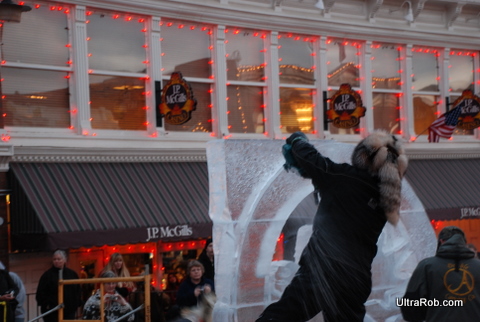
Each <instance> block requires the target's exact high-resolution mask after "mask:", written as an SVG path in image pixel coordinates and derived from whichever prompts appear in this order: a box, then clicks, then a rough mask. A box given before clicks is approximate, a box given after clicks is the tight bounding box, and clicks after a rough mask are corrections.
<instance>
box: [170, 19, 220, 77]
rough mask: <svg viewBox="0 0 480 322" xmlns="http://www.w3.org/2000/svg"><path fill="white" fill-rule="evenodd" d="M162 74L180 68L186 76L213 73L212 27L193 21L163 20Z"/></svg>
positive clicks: (200, 75)
mask: <svg viewBox="0 0 480 322" xmlns="http://www.w3.org/2000/svg"><path fill="white" fill-rule="evenodd" d="M161 28H162V29H161V35H162V74H163V75H168V76H170V74H171V73H173V72H181V73H182V75H183V77H200V78H209V77H210V76H211V75H212V69H211V66H212V65H211V54H212V53H211V50H210V35H211V29H210V27H206V26H198V25H196V24H194V23H192V24H190V23H185V24H184V23H181V22H163V23H162V27H161Z"/></svg>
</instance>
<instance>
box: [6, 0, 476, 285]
mask: <svg viewBox="0 0 480 322" xmlns="http://www.w3.org/2000/svg"><path fill="white" fill-rule="evenodd" d="M19 4H20V5H24V6H29V7H31V11H29V12H24V13H23V14H22V17H21V22H20V23H13V22H5V23H4V24H2V27H1V29H2V30H1V32H2V33H1V37H2V39H1V43H2V45H1V56H2V58H1V65H0V74H1V77H0V78H1V97H2V104H1V109H2V116H3V117H2V126H1V128H0V135H1V138H2V141H1V142H0V153H1V155H2V161H3V162H2V164H1V170H2V171H3V172H2V173H1V177H0V179H1V180H0V185H1V186H0V189H2V190H1V191H2V192H3V195H4V196H5V198H3V197H2V199H1V202H0V208H1V209H2V211H1V215H2V218H3V219H4V224H3V225H1V226H0V230H1V237H0V256H1V260H2V261H3V262H4V263H7V264H8V263H9V262H11V265H10V266H11V268H12V270H14V271H21V270H22V269H23V267H25V261H28V258H31V256H30V255H26V254H36V255H35V256H36V257H35V262H38V256H40V258H42V259H46V261H47V262H48V260H49V256H50V252H51V251H52V250H54V249H56V248H62V249H68V250H70V253H71V259H72V263H71V265H72V266H73V267H74V268H76V269H77V270H81V269H82V268H85V267H90V266H89V265H91V264H92V263H97V264H96V266H95V270H96V271H95V272H97V271H98V270H99V269H100V268H101V267H102V266H103V265H104V262H105V261H106V260H107V259H108V256H109V254H111V253H113V252H114V251H118V250H121V251H122V253H125V254H128V253H132V254H133V253H135V254H143V255H140V256H137V257H135V259H132V261H136V263H137V262H138V263H140V262H141V263H140V264H138V265H137V268H139V269H140V268H141V266H142V265H145V264H148V265H150V269H152V270H154V274H155V276H154V281H155V286H157V287H162V280H163V279H164V274H165V273H164V271H163V270H162V268H164V267H165V263H166V261H167V258H168V260H169V261H170V260H171V258H174V257H175V256H177V255H178V254H174V253H170V254H169V255H164V254H165V253H167V252H168V251H170V250H171V251H176V252H182V251H185V254H187V255H186V256H194V255H193V253H198V252H199V251H200V250H201V248H202V247H203V245H204V241H205V239H206V238H207V237H209V236H211V225H212V223H211V221H210V220H209V216H208V174H207V170H206V156H205V155H206V153H205V148H206V143H207V142H208V141H210V140H213V139H247V140H256V139H272V140H282V139H284V138H286V137H288V135H289V134H290V133H293V132H295V131H303V132H305V133H306V134H307V135H308V136H309V137H310V138H311V139H329V140H330V139H334V140H338V141H342V142H348V143H355V142H358V141H359V140H360V139H361V138H363V137H364V136H365V135H367V134H368V133H370V132H372V131H373V130H375V129H384V130H386V131H389V132H390V133H392V134H394V135H396V136H397V137H399V138H401V139H403V140H404V141H405V142H406V144H405V146H406V150H407V153H408V155H409V157H410V159H411V160H412V161H411V165H412V172H413V173H414V174H412V175H410V174H409V175H410V176H411V177H410V178H408V175H407V179H409V180H411V184H412V185H413V186H414V189H419V190H418V191H417V193H421V192H423V193H421V194H422V198H423V199H422V201H423V202H424V205H425V207H426V209H427V213H428V214H429V215H430V216H431V219H432V221H433V222H432V223H433V225H434V228H435V229H441V227H443V226H444V225H447V224H451V223H452V222H450V221H449V220H455V222H454V223H455V224H457V225H460V226H462V225H463V226H462V227H463V228H465V229H466V230H467V236H468V235H471V242H472V243H476V245H477V248H480V240H479V239H478V237H477V236H479V235H480V234H479V232H480V223H479V221H480V210H479V209H480V201H479V198H478V196H477V195H476V194H475V191H477V192H478V191H479V183H478V182H479V180H478V179H479V173H480V132H479V130H478V124H479V123H477V122H480V110H478V107H479V106H480V102H478V103H475V102H476V100H477V96H476V94H478V95H480V57H479V53H480V38H478V31H479V28H480V17H479V15H478V13H479V12H480V0H464V1H454V0H430V1H426V0H414V1H405V2H403V3H399V2H398V1H394V0H391V1H389V0H324V1H319V0H255V1H248V0H178V1H167V0H163V1H161V0H144V1H121V0H112V1H108V0H95V1H93V0H90V1H89V0H78V1H76V0H65V1H31V0H27V1H21V2H19ZM342 84H349V85H350V86H351V87H352V89H353V90H354V91H355V92H356V93H358V94H359V95H360V96H361V99H362V104H363V106H364V107H365V108H366V113H365V116H364V117H362V118H361V119H360V121H359V123H358V124H357V125H355V126H353V127H351V128H341V127H337V126H335V124H334V122H330V121H329V119H328V117H327V113H326V111H327V110H328V109H329V107H330V101H329V100H328V99H329V98H331V97H332V96H333V95H335V94H336V93H337V92H338V91H339V90H340V88H341V86H342ZM465 91H470V92H471V93H472V95H473V96H472V97H471V99H472V101H473V102H474V104H472V105H471V108H470V110H468V111H465V115H464V119H463V120H464V121H465V122H464V123H468V124H470V125H469V126H466V125H465V126H463V127H460V126H457V127H456V129H455V131H454V132H453V136H452V138H451V139H443V138H442V139H440V142H438V143H429V142H428V127H429V126H430V124H432V122H433V121H435V120H436V119H437V118H438V117H439V116H440V115H441V114H443V113H445V112H447V111H448V110H450V109H452V108H454V107H455V102H457V101H458V99H459V97H462V95H463V94H465ZM175 102H181V103H182V104H179V105H180V106H177V107H175V108H170V107H169V104H166V103H175ZM162 103H163V105H162ZM170 105H171V104H170ZM173 105H174V104H173ZM162 107H163V108H162ZM468 117H469V118H468ZM240 164H241V163H239V165H240ZM412 172H411V173H412ZM446 174H448V175H446ZM450 176H451V177H450ZM430 179H431V182H429V180H430ZM425 191H427V192H425ZM465 223H467V224H465ZM177 227H179V228H177ZM475 238H477V239H475ZM128 247H130V249H129V248H128ZM114 248H115V249H114ZM145 249H148V251H146V250H145ZM189 252H193V253H190V255H188V254H189ZM41 254H45V255H41ZM47 254H48V255H47ZM88 254H95V255H88ZM145 254H147V255H145ZM162 254H163V255H162ZM132 258H133V257H132ZM145 258H147V260H146V261H147V262H148V263H146V262H145V260H144V259H145ZM42 269H43V267H42ZM39 271H40V269H39ZM25 274H31V275H28V277H27V275H24V280H25V279H27V280H28V281H31V282H28V285H30V286H29V287H30V288H29V292H30V293H34V291H35V287H36V285H35V278H38V274H39V273H31V272H27V271H25Z"/></svg>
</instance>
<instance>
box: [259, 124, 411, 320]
mask: <svg viewBox="0 0 480 322" xmlns="http://www.w3.org/2000/svg"><path fill="white" fill-rule="evenodd" d="M282 153H283V155H284V157H285V160H286V163H285V165H284V167H285V169H286V170H287V171H289V170H295V171H296V172H297V173H298V174H299V175H301V176H302V177H303V178H306V179H311V180H312V184H313V186H314V188H315V191H316V192H317V193H318V194H319V195H320V197H321V200H320V203H319V206H318V210H317V213H316V215H315V218H314V222H313V232H312V235H311V237H310V239H309V241H308V243H307V245H306V247H305V249H304V251H303V253H302V256H301V258H300V261H299V266H300V267H299V269H298V271H297V273H296V274H295V276H294V278H293V279H292V281H291V282H290V284H289V285H288V286H287V287H286V288H285V290H284V292H283V293H282V296H281V297H280V299H279V300H278V301H277V302H274V303H272V304H270V305H269V306H267V308H266V309H265V310H264V311H263V313H262V314H261V315H260V317H259V318H258V319H257V321H258V322H260V321H261V322H264V321H275V322H281V321H284V322H287V321H288V322H300V321H308V320H310V319H312V318H313V317H315V316H316V315H317V314H318V313H320V311H322V313H323V318H324V321H329V322H330V321H349V322H354V321H362V322H363V320H364V316H365V313H366V310H365V305H364V303H365V302H366V301H367V299H368V296H369V295H370V292H371V286H372V280H371V265H372V261H373V259H374V257H375V255H376V253H377V245H376V243H377V240H378V237H379V236H380V233H381V232H382V230H383V227H384V226H385V224H386V222H387V220H388V221H389V222H390V223H391V224H393V225H396V223H397V221H398V220H399V209H400V202H401V181H402V177H403V174H404V173H405V171H406V167H407V163H408V161H407V158H406V156H405V154H404V151H403V149H402V146H401V143H400V141H398V140H397V138H396V137H395V136H393V135H390V134H389V133H387V132H385V131H376V132H373V133H372V134H370V135H369V136H367V137H366V138H364V139H363V140H361V141H360V142H359V144H358V145H357V146H356V147H355V148H354V150H353V154H352V158H351V165H350V164H347V163H342V164H340V163H335V162H333V161H332V160H330V159H329V158H327V157H326V156H324V155H322V154H321V153H320V152H319V151H318V150H317V149H316V148H315V147H314V146H313V145H312V144H310V142H309V140H308V138H307V137H306V136H305V134H303V133H301V132H296V133H294V134H292V135H291V136H290V137H289V138H288V139H287V140H286V144H285V145H284V146H283V147H282Z"/></svg>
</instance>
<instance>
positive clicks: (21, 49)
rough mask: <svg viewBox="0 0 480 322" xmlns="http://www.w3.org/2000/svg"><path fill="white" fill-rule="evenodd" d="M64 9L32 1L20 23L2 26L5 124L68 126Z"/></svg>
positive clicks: (68, 68) (68, 67) (67, 42)
mask: <svg viewBox="0 0 480 322" xmlns="http://www.w3.org/2000/svg"><path fill="white" fill-rule="evenodd" d="M69 10H70V9H69V7H65V6H58V7H57V6H53V7H52V6H50V7H49V6H46V5H37V6H35V7H34V8H33V12H31V13H28V14H24V15H22V23H21V24H20V25H19V24H14V23H10V24H2V27H0V28H2V29H3V30H2V32H3V44H2V50H3V52H2V59H3V62H2V67H1V78H2V79H3V80H4V81H2V87H1V89H2V96H3V112H2V113H3V114H4V116H5V117H4V122H5V126H20V127H44V128H68V127H69V126H70V113H69V112H70V101H69V98H70V96H69V92H70V91H69V79H70V76H71V70H72V69H71V64H72V60H71V58H70V37H69V30H70V28H69V25H68V21H67V18H68V14H69Z"/></svg>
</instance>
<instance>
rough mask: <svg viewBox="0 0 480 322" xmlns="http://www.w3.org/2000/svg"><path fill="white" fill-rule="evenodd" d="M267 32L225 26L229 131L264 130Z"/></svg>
mask: <svg viewBox="0 0 480 322" xmlns="http://www.w3.org/2000/svg"><path fill="white" fill-rule="evenodd" d="M267 36H268V34H267V33H266V32H262V31H255V30H250V29H241V28H236V27H227V28H226V29H225V49H226V52H227V61H226V63H227V79H228V86H227V115H228V131H229V132H230V133H263V132H264V131H265V116H264V104H265V102H264V91H265V90H264V86H262V85H265V41H264V39H265V38H266V37H267Z"/></svg>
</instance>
